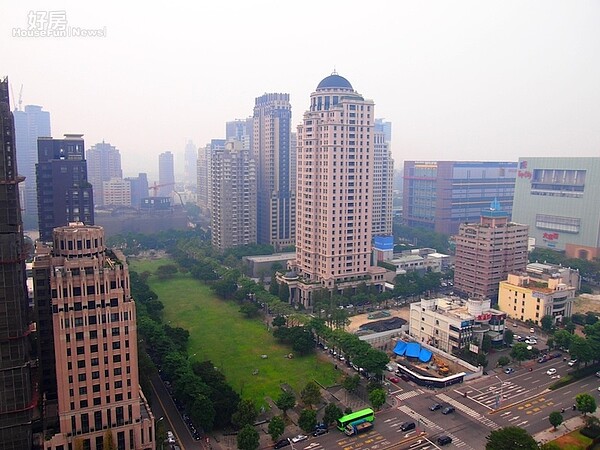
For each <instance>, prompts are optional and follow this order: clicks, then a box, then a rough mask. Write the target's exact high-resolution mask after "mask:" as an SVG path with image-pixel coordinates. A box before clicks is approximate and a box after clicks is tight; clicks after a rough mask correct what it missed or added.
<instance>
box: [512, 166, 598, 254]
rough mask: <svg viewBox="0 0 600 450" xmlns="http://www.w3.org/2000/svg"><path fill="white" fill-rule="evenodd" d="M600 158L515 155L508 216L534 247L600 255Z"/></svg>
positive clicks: (569, 252) (567, 252) (568, 252)
mask: <svg viewBox="0 0 600 450" xmlns="http://www.w3.org/2000/svg"><path fill="white" fill-rule="evenodd" d="M599 192H600V157H598V158H572V157H555V158H551V157H538V158H519V169H518V173H517V182H516V185H515V200H514V206H513V220H515V221H519V222H520V223H525V224H527V225H529V236H530V237H531V238H532V239H533V240H534V241H535V244H534V245H535V247H542V248H550V249H553V250H557V251H564V252H565V253H566V255H567V256H568V257H569V258H582V259H587V260H590V261H591V260H593V259H594V258H599V257H600V226H599V225H598V224H600V202H599V201H598V193H599Z"/></svg>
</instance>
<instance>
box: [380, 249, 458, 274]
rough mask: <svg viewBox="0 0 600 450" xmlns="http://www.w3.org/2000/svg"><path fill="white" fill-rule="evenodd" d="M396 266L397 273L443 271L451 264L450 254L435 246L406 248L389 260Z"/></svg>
mask: <svg viewBox="0 0 600 450" xmlns="http://www.w3.org/2000/svg"><path fill="white" fill-rule="evenodd" d="M387 262H388V263H390V264H393V265H394V266H396V273H397V274H403V273H406V272H414V271H419V272H442V271H445V270H447V269H448V267H449V265H450V256H449V255H444V254H442V253H438V252H436V251H435V249H433V248H422V249H416V250H406V251H404V252H402V253H400V254H398V255H394V256H393V257H392V259H390V260H389V261H387Z"/></svg>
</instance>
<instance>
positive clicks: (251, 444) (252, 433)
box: [237, 424, 260, 450]
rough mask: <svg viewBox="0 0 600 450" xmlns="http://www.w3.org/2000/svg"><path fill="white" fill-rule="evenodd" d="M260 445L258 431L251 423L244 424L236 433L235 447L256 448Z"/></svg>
mask: <svg viewBox="0 0 600 450" xmlns="http://www.w3.org/2000/svg"><path fill="white" fill-rule="evenodd" d="M259 445H260V436H259V435H258V431H256V429H255V428H254V427H253V426H252V425H249V424H248V425H245V426H244V428H242V430H241V431H240V432H239V433H238V435H237V448H239V449H240V450H256V449H257V448H258V447H259Z"/></svg>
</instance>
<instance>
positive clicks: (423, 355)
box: [419, 348, 433, 362]
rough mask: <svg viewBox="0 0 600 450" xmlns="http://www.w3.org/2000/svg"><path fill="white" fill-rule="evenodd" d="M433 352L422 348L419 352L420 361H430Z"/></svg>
mask: <svg viewBox="0 0 600 450" xmlns="http://www.w3.org/2000/svg"><path fill="white" fill-rule="evenodd" d="M432 355H433V353H432V352H431V351H429V350H427V349H426V348H422V349H421V351H420V352H419V361H423V362H429V360H430V359H431V356H432Z"/></svg>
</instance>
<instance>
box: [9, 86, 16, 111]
mask: <svg viewBox="0 0 600 450" xmlns="http://www.w3.org/2000/svg"><path fill="white" fill-rule="evenodd" d="M10 99H11V100H12V104H13V111H16V110H17V107H16V106H15V102H16V100H15V90H14V89H13V85H12V84H11V85H10Z"/></svg>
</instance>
